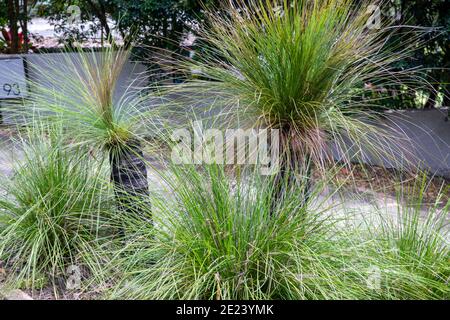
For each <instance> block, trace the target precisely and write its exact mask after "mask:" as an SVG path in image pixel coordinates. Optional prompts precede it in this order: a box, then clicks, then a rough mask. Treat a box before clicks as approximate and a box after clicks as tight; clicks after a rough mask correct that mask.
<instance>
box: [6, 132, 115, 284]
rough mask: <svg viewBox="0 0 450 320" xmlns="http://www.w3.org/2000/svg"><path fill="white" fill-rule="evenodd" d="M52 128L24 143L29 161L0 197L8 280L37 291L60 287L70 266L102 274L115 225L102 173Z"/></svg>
mask: <svg viewBox="0 0 450 320" xmlns="http://www.w3.org/2000/svg"><path fill="white" fill-rule="evenodd" d="M52 130H53V129H52ZM52 130H50V133H49V134H46V135H44V134H43V133H42V132H43V131H41V132H40V133H39V134H36V133H32V134H30V136H29V137H26V138H23V139H22V140H21V144H22V147H23V155H24V159H23V161H20V162H19V163H18V164H17V165H16V168H15V173H14V176H13V177H12V178H11V179H10V180H9V181H4V182H3V183H2V189H3V193H2V196H1V199H0V259H1V260H3V261H4V262H5V267H6V268H7V270H8V272H9V273H10V279H9V280H11V281H12V282H13V283H14V284H15V285H16V286H17V285H18V286H23V287H27V288H33V289H34V288H37V287H42V286H51V285H55V286H56V285H57V284H60V283H59V281H60V280H61V279H63V281H64V280H65V279H66V278H67V277H68V276H70V274H69V275H68V274H66V269H67V268H68V267H69V266H71V265H74V266H77V267H79V268H80V270H81V272H82V273H83V271H86V270H90V271H91V272H92V273H96V272H97V273H99V272H98V270H99V269H100V268H101V264H102V263H103V262H102V261H103V260H102V259H103V258H104V256H103V255H102V250H100V244H101V243H102V237H104V236H105V235H106V234H105V233H104V232H103V231H102V230H106V229H107V228H109V227H111V224H110V222H109V221H110V219H109V218H108V217H110V216H111V213H112V211H111V206H110V205H109V204H108V197H107V196H106V195H107V194H108V193H107V192H108V189H105V185H104V181H105V177H104V173H103V171H102V170H99V166H98V165H93V163H94V161H92V160H90V159H89V158H88V156H87V155H86V154H87V153H86V152H85V150H76V149H73V148H68V147H67V146H66V145H65V144H63V141H62V140H61V139H59V138H58V135H59V133H55V132H53V131H52ZM102 232H103V233H102ZM104 240H105V239H103V241H104Z"/></svg>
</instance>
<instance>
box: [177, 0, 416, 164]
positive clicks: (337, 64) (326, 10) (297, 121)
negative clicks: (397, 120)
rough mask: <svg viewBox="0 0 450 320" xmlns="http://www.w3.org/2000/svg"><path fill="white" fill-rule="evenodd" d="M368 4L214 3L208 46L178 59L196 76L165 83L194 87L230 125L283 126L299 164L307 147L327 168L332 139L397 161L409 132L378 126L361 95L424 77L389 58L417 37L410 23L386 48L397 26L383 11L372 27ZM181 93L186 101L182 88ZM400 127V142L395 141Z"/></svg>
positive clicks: (288, 150)
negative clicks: (221, 6)
mask: <svg viewBox="0 0 450 320" xmlns="http://www.w3.org/2000/svg"><path fill="white" fill-rule="evenodd" d="M369 4H373V3H372V2H368V1H353V0H314V1H306V0H291V1H288V0H280V1H278V0H251V1H240V0H238V1H229V2H228V5H226V6H225V10H224V12H225V13H223V14H220V13H218V12H217V11H215V10H211V11H210V12H209V15H208V18H209V27H205V30H204V31H201V36H202V38H203V39H204V40H205V42H206V43H209V44H210V47H211V48H212V49H210V50H205V51H204V52H202V53H201V55H200V56H199V57H198V58H197V61H194V62H192V61H188V62H183V61H182V62H179V63H178V65H179V66H180V68H181V69H183V70H184V71H185V72H187V73H189V72H190V71H191V70H197V71H199V72H200V78H197V79H191V80H189V81H187V82H186V83H185V84H184V85H181V86H177V87H171V88H170V89H169V91H170V90H173V92H178V93H185V95H186V94H190V95H191V96H193V101H192V104H194V105H195V108H196V109H198V108H199V106H203V107H204V106H205V105H206V106H207V108H209V107H211V106H212V108H213V110H216V113H217V110H218V109H219V110H220V111H221V115H222V116H225V118H227V119H228V121H224V122H223V123H225V124H226V125H230V123H231V125H233V126H236V125H237V126H239V127H241V128H244V127H245V128H250V127H272V128H279V129H281V133H282V147H283V148H282V152H283V153H284V155H283V156H285V157H286V158H294V161H292V163H294V164H297V165H298V163H299V162H300V161H301V160H304V158H305V157H309V158H311V159H310V160H311V161H312V162H313V163H314V164H315V165H316V167H318V168H325V167H326V166H327V164H328V163H329V162H333V160H334V159H333V156H332V152H331V149H330V143H331V142H334V143H335V144H336V148H337V149H338V151H340V153H341V154H342V159H341V160H343V161H344V162H346V163H349V162H350V161H351V160H352V156H356V158H359V157H362V154H361V153H362V150H366V152H370V153H372V154H373V156H375V157H377V158H378V159H381V158H383V159H386V158H390V160H392V161H393V159H392V154H393V153H394V152H404V153H407V150H404V149H405V147H404V145H403V144H402V143H401V142H400V141H401V140H402V139H406V138H405V137H404V135H402V134H401V133H400V132H389V131H388V130H386V129H385V128H380V127H377V126H375V124H374V122H373V120H374V119H375V118H376V114H374V113H371V112H370V109H371V108H372V107H374V106H380V105H382V101H381V100H376V99H370V98H363V97H364V96H365V95H366V94H365V93H369V92H373V91H377V90H381V89H382V87H381V83H384V84H386V83H390V82H395V83H396V84H398V83H403V84H404V85H407V84H408V83H410V82H416V81H417V80H418V79H420V75H419V74H418V73H415V72H413V71H412V70H407V71H405V70H404V71H394V68H393V67H392V64H393V63H394V62H396V61H399V60H400V59H403V58H405V57H406V56H409V55H410V54H411V53H412V51H413V47H417V46H420V43H418V42H417V41H416V42H415V40H416V39H417V37H416V35H415V33H414V32H413V30H414V29H413V28H411V29H410V30H411V32H410V33H408V34H403V40H404V41H403V42H402V47H401V48H400V47H396V48H387V47H386V46H385V44H386V39H387V38H388V37H389V36H390V34H391V33H392V32H395V30H396V28H395V27H391V26H389V25H387V24H386V23H387V22H386V21H385V20H383V21H382V22H381V29H376V28H369V27H368V26H369V25H370V22H371V20H370V18H371V12H370V11H369V10H368V5H369ZM416 71H417V70H416ZM423 85H425V84H423ZM366 96H368V95H366ZM181 103H182V104H186V98H185V97H183V101H182V102H181ZM217 122H218V123H222V119H221V120H220V121H217ZM394 131H395V130H394ZM394 135H395V136H396V139H397V140H396V142H397V144H396V143H393V142H392V141H389V140H391V139H390V138H391V137H392V136H394ZM347 138H349V139H350V141H351V146H350V145H349V143H348V140H347ZM387 142H390V143H389V145H390V146H391V149H388V148H387V147H386V145H387ZM393 149H396V150H393ZM308 160H309V159H308ZM287 162H289V159H288V160H287Z"/></svg>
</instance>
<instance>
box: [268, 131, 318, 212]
mask: <svg viewBox="0 0 450 320" xmlns="http://www.w3.org/2000/svg"><path fill="white" fill-rule="evenodd" d="M289 131H290V130H289V129H288V128H282V129H281V142H280V170H279V172H278V173H277V175H276V177H275V179H274V194H273V197H272V209H271V211H272V214H273V213H274V211H275V210H276V206H277V205H278V204H279V203H280V201H282V199H283V198H284V197H285V195H286V194H287V193H289V192H291V189H292V188H294V187H303V190H302V193H303V199H301V200H302V203H303V204H304V205H306V204H307V202H308V201H309V198H310V191H311V175H312V165H311V163H310V159H309V156H307V155H306V156H301V155H300V153H299V152H298V150H295V147H294V146H293V144H292V141H291V138H290V132H289ZM299 174H302V175H303V177H302V178H301V179H300V180H299V179H298V175H299Z"/></svg>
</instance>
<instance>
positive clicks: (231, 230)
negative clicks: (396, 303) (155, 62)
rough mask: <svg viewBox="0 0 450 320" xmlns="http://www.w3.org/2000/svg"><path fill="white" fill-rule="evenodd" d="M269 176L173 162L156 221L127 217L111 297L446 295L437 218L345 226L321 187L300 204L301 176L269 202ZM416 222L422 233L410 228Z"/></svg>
mask: <svg viewBox="0 0 450 320" xmlns="http://www.w3.org/2000/svg"><path fill="white" fill-rule="evenodd" d="M272 180H273V178H264V179H263V178H260V177H259V176H258V175H257V174H250V175H242V178H238V179H236V178H233V177H229V176H227V174H226V173H225V170H224V169H223V168H222V167H219V166H215V165H212V166H208V167H206V168H205V169H204V170H200V171H198V170H196V168H194V167H193V166H186V167H174V168H172V169H171V170H170V173H169V174H168V175H167V176H166V180H165V181H166V183H167V186H168V190H166V192H165V193H164V196H163V197H161V198H160V197H157V196H155V195H154V196H153V197H152V198H151V201H152V203H153V205H154V206H153V219H154V227H153V226H152V225H151V224H150V223H148V222H145V221H144V219H130V218H129V217H128V219H127V218H124V220H126V221H125V223H126V224H127V225H128V228H127V230H128V236H129V238H128V241H127V245H126V246H125V248H124V249H123V250H120V252H119V253H118V254H117V259H116V260H115V262H114V263H113V264H112V266H113V268H112V269H111V270H108V272H115V273H114V278H115V279H116V284H115V286H114V288H113V290H112V292H111V293H110V295H109V296H108V297H109V298H124V299H443V298H446V297H448V294H449V292H450V291H449V286H448V283H447V281H448V271H449V264H448V261H449V260H448V259H449V247H448V244H446V242H445V229H443V228H439V227H438V226H439V224H429V223H427V222H426V220H425V221H424V220H423V219H412V217H414V216H415V215H416V216H417V214H418V211H417V210H412V211H410V210H406V209H404V210H405V211H402V213H401V217H402V221H403V223H400V224H399V223H398V221H397V223H394V220H396V217H393V216H386V215H383V216H381V215H380V217H381V218H382V219H381V221H383V223H382V224H381V225H380V224H376V223H373V224H372V223H367V224H366V223H362V224H358V225H352V224H351V223H349V222H350V221H351V220H352V219H353V218H354V216H353V214H351V213H350V212H345V214H344V215H342V214H339V215H338V214H336V212H335V211H334V210H336V209H335V208H334V207H330V206H329V205H328V206H327V205H325V203H326V201H327V200H328V199H327V198H322V197H321V196H320V195H319V194H320V190H321V188H320V187H319V186H316V189H315V191H313V194H312V196H311V200H310V203H309V204H307V205H305V204H304V203H302V202H301V201H300V199H301V195H302V190H301V189H302V187H301V185H296V186H292V185H290V186H287V187H289V188H291V189H290V190H289V192H286V193H285V194H284V195H283V197H282V198H281V199H279V201H277V205H276V208H272V207H271V204H272V203H273V201H272V197H273V196H274V195H275V190H274V184H273V181H272ZM271 208H272V209H271ZM399 208H402V207H401V206H400V205H399ZM373 210H374V214H375V215H378V214H379V213H377V212H376V209H373ZM402 210H403V209H402ZM445 210H447V211H445ZM440 212H441V211H440ZM442 212H444V213H445V212H448V205H447V207H446V208H444V211H442ZM380 214H381V213H380ZM429 214H430V216H431V217H433V218H432V219H435V218H436V215H433V211H432V209H430V212H429ZM439 217H440V215H439ZM430 219H431V218H430ZM406 221H408V223H406V224H405V222H406ZM365 222H368V220H366V221H365ZM419 228H420V229H423V230H424V231H423V233H419V232H412V230H413V229H419ZM398 233H400V234H401V235H399V234H398ZM425 235H427V236H425ZM406 238H407V239H408V241H406ZM405 242H407V243H408V245H405ZM425 252H426V253H425Z"/></svg>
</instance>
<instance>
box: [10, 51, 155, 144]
mask: <svg viewBox="0 0 450 320" xmlns="http://www.w3.org/2000/svg"><path fill="white" fill-rule="evenodd" d="M130 56H131V53H130V49H126V48H123V47H117V46H111V47H106V48H102V50H100V51H98V50H87V51H86V50H83V49H81V48H80V49H75V51H73V52H70V51H66V52H63V53H60V54H58V55H53V54H49V55H43V56H42V58H41V59H40V60H39V62H37V63H30V64H29V68H30V69H32V70H33V72H34V74H38V79H33V78H32V79H30V80H29V83H28V85H29V87H30V94H29V96H28V97H27V99H26V101H25V102H24V104H25V106H24V107H22V108H21V107H19V106H17V104H14V105H12V106H11V107H9V108H8V109H10V110H9V111H10V112H11V113H12V114H13V115H14V116H16V117H18V118H19V119H21V120H22V121H24V122H25V124H31V125H32V124H33V122H34V121H35V119H36V118H38V119H39V121H41V122H43V121H45V122H49V123H58V124H60V126H61V127H63V128H64V129H65V131H64V132H63V133H65V134H66V135H67V136H68V137H70V138H71V139H72V140H73V141H74V143H76V144H78V145H83V146H87V147H89V148H94V149H97V150H106V151H111V150H112V149H117V150H119V149H120V148H125V147H126V145H127V142H128V141H130V140H135V141H136V140H137V141H142V140H143V138H144V136H145V135H146V134H148V132H149V130H148V128H149V126H151V121H150V120H151V118H150V117H147V115H148V113H149V112H150V105H148V104H144V102H143V101H144V99H145V98H144V95H143V93H142V91H141V90H140V88H141V87H142V86H144V85H145V75H144V74H143V73H142V74H140V75H138V76H137V78H136V79H133V81H132V82H131V83H127V82H123V81H120V79H127V78H126V77H125V76H126V74H123V72H124V68H125V67H126V65H127V63H129V61H130ZM129 66H130V68H132V66H133V64H132V63H130V65H129ZM136 72H137V71H136ZM119 87H120V89H121V90H124V94H123V95H118V94H117V89H118V88H119Z"/></svg>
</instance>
